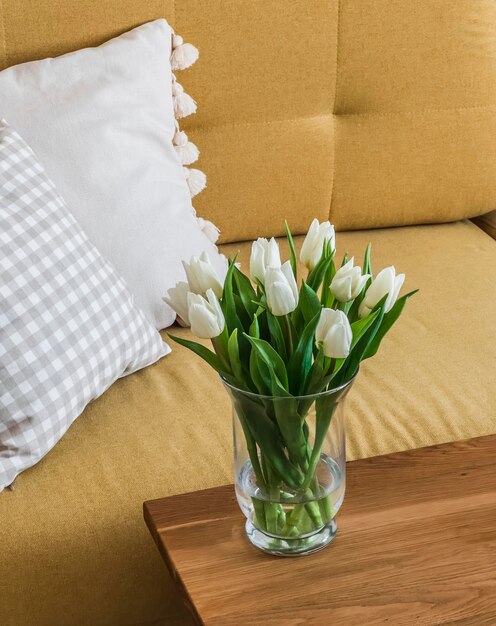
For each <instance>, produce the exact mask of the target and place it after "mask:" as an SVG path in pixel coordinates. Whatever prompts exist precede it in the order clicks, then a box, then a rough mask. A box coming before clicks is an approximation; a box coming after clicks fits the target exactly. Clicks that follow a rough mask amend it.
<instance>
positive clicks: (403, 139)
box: [0, 0, 496, 241]
mask: <svg viewBox="0 0 496 626" xmlns="http://www.w3.org/2000/svg"><path fill="white" fill-rule="evenodd" d="M157 17H165V18H166V19H167V20H168V21H169V22H170V23H171V24H172V25H173V26H174V28H175V29H176V31H177V32H178V33H180V34H182V35H183V36H184V37H185V39H186V40H187V41H191V42H192V43H194V44H195V45H197V46H198V48H199V49H200V61H199V62H198V63H197V64H196V65H195V66H194V67H192V68H191V69H190V70H188V71H186V72H181V75H180V78H179V79H180V82H181V83H182V84H183V85H184V87H185V89H186V91H187V92H189V93H190V94H191V95H192V96H193V97H194V98H195V99H196V100H197V102H198V106H199V108H198V114H197V115H194V116H191V117H190V118H187V119H186V120H184V124H183V128H184V130H186V131H187V132H188V133H189V134H190V135H191V136H192V138H193V140H194V141H195V142H196V143H197V144H198V146H199V147H200V150H201V153H202V154H201V160H200V162H199V167H201V169H203V170H204V171H205V172H206V173H207V175H208V184H209V186H208V188H207V190H206V191H205V192H204V193H202V194H201V195H200V196H198V199H197V202H196V204H197V210H198V212H199V213H200V214H201V215H203V216H205V217H209V218H210V219H212V220H213V221H215V222H216V223H217V224H218V225H219V226H220V227H221V229H222V231H223V240H224V241H234V240H241V239H248V238H252V237H255V236H258V235H261V234H265V235H272V234H279V233H281V232H282V225H283V220H284V219H285V218H286V219H288V221H289V223H290V225H291V226H292V228H293V229H294V231H295V232H303V231H305V230H306V228H307V226H308V224H309V222H310V220H311V218H312V217H314V216H317V217H319V218H321V219H324V218H327V217H328V216H329V214H330V216H331V219H332V220H333V221H334V223H335V224H336V226H337V227H338V228H339V229H353V228H368V227H379V226H394V225H400V224H411V223H425V222H441V221H449V220H455V219H460V218H464V217H468V216H474V215H476V214H481V213H484V212H485V211H487V210H489V209H492V208H495V207H496V2H494V1H493V0H422V2H412V0H340V1H339V0H311V1H309V0H175V1H174V0H64V1H62V2H61V1H60V0H43V1H42V2H40V1H39V0H2V2H0V67H2V68H3V67H6V66H9V65H13V64H16V63H20V62H23V61H27V60H32V59H37V58H43V57H45V56H49V55H57V54H61V53H63V52H68V51H70V50H74V49H77V48H80V47H84V46H88V45H96V44H99V43H101V42H103V41H104V40H106V39H108V38H110V37H112V36H115V35H117V34H118V33H121V32H123V31H125V30H128V29H129V28H131V27H134V26H136V25H138V24H140V23H143V22H145V21H148V20H151V19H154V18H157ZM0 98H1V94H0ZM0 108H1V100H0ZM0 113H1V111H0Z"/></svg>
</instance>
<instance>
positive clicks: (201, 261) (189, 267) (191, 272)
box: [183, 252, 222, 298]
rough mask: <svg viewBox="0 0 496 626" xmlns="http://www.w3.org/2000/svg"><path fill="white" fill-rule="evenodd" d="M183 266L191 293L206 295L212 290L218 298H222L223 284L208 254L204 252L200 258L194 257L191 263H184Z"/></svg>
mask: <svg viewBox="0 0 496 626" xmlns="http://www.w3.org/2000/svg"><path fill="white" fill-rule="evenodd" d="M183 266H184V270H185V272H186V276H187V277H188V283H189V290H190V291H192V292H193V293H197V294H205V293H207V290H208V289H211V290H212V291H213V292H214V293H215V295H216V296H217V297H218V298H220V297H221V296H222V283H221V282H220V280H219V277H218V275H217V272H216V271H215V268H214V266H213V265H212V263H211V262H210V259H209V258H208V254H207V253H206V252H202V254H201V256H200V258H198V257H195V256H194V257H192V258H191V260H190V262H189V263H186V262H185V261H183Z"/></svg>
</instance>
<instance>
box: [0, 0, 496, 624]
mask: <svg viewBox="0 0 496 626" xmlns="http://www.w3.org/2000/svg"><path fill="white" fill-rule="evenodd" d="M156 17H165V18H167V19H168V20H169V21H170V23H171V24H172V25H173V26H174V27H175V28H176V30H177V32H178V33H181V34H183V35H184V36H185V37H186V38H187V40H190V41H192V42H193V43H195V44H196V45H197V46H198V47H199V48H200V52H201V59H200V62H198V63H197V64H196V65H195V66H194V67H193V68H191V69H190V70H188V71H187V72H184V73H183V74H182V75H181V82H182V83H183V84H184V86H185V88H186V90H187V91H188V92H189V93H191V94H192V95H193V96H194V97H195V99H196V100H197V101H198V103H199V113H198V114H197V115H196V116H192V117H191V118H188V119H187V120H185V122H186V123H185V125H184V128H185V130H187V132H188V133H189V134H190V135H191V136H192V137H193V138H194V141H195V143H197V144H198V145H199V147H200V149H201V152H202V156H201V164H200V167H201V168H202V169H203V170H205V171H206V172H207V174H208V176H209V187H208V189H207V190H206V191H205V192H204V193H203V194H202V195H201V196H199V199H198V202H197V210H198V212H199V214H200V215H203V216H205V217H208V218H210V219H212V220H213V221H215V222H216V223H217V224H218V225H219V226H220V227H221V229H222V233H223V235H222V237H223V250H224V251H225V252H226V253H229V254H232V253H233V252H234V251H236V250H238V249H239V250H240V259H241V262H242V263H246V261H247V258H248V251H249V244H248V243H236V242H243V241H246V240H247V239H250V238H252V237H256V236H258V235H280V234H281V230H282V225H283V221H284V219H288V221H289V223H290V224H291V226H292V228H293V230H294V231H295V232H296V233H298V234H301V233H303V232H305V230H306V229H307V227H308V224H309V222H310V220H311V218H312V217H314V216H317V217H319V218H321V219H324V218H327V217H328V216H329V215H330V218H331V220H332V221H333V222H334V223H335V224H336V226H337V227H338V229H339V230H341V231H346V232H341V233H339V236H338V251H339V252H344V251H345V250H347V251H349V252H351V253H354V254H357V255H359V256H361V255H362V253H363V250H364V248H365V245H366V243H367V242H368V241H371V242H372V245H373V250H374V263H375V267H376V268H378V267H381V266H384V265H387V264H391V263H394V264H395V265H396V267H397V268H398V270H400V271H402V272H405V273H406V274H407V281H408V287H409V288H414V287H419V288H420V289H421V292H420V294H419V295H418V296H417V297H416V298H414V299H413V300H412V301H411V303H410V304H409V306H408V308H407V311H406V312H405V314H404V316H403V318H402V321H401V324H398V326H396V327H395V328H394V330H393V332H391V334H390V335H389V336H388V338H387V340H386V341H385V343H384V347H383V348H382V350H381V353H380V354H379V355H378V356H377V357H376V358H375V359H374V360H373V361H372V362H370V363H368V362H367V363H366V365H365V366H364V367H363V369H362V372H361V374H360V377H359V379H358V381H357V383H356V385H355V387H354V389H353V391H352V393H351V395H350V401H349V407H348V408H349V413H348V424H347V431H348V434H347V443H348V458H350V459H353V458H358V457H364V456H370V455H375V454H382V453H387V452H392V451H397V450H402V449H407V448H414V447H419V446H424V445H429V444H432V443H438V442H444V441H449V440H457V439H462V438H467V437H475V436H479V435H485V434H489V433H494V432H496V384H495V375H494V369H495V361H496V289H495V276H496V242H495V241H494V240H493V238H492V237H491V236H490V235H489V234H487V233H486V232H483V230H481V229H480V228H479V227H478V226H476V225H475V224H474V223H472V222H470V221H467V218H471V217H474V216H478V215H482V214H484V213H487V212H489V211H490V210H492V209H494V208H495V207H496V141H494V137H495V136H496V38H495V37H494V29H495V28H496V6H495V4H494V3H493V2H491V1H489V0H458V1H457V2H453V1H452V0H426V1H425V2H422V3H412V2H411V1H410V0H394V1H392V0H360V2H357V1H354V0H341V1H338V0H312V2H308V1H306V0H291V1H288V0H208V2H206V1H203V2H202V1H200V0H176V1H175V2H174V1H173V0H105V1H102V0H65V1H64V2H61V1H60V0H45V1H44V2H38V1H37V0H2V2H0V69H1V68H3V67H7V66H9V65H12V64H16V63H20V62H22V61H26V60H30V59H35V58H42V57H45V56H49V55H56V54H60V53H63V52H66V51H69V50H73V49H77V48H79V47H82V46H85V45H96V44H98V43H100V42H102V41H104V40H106V39H108V38H110V37H112V36H114V35H116V34H118V33H120V32H123V31H125V30H127V29H129V28H131V27H133V26H135V25H137V24H139V23H142V22H145V21H148V20H150V19H154V18H156ZM0 97H1V94H0ZM0 114H1V100H0ZM480 223H481V224H483V223H484V224H486V225H487V224H489V225H491V223H493V224H494V221H493V222H491V218H490V217H486V218H482V221H481V222H480ZM427 224H430V225H427ZM393 227H394V228H393ZM367 229H369V230H367ZM487 230H488V232H491V228H487ZM492 232H493V234H494V233H495V232H496V231H494V230H493V231H492ZM175 332H180V333H181V334H182V335H183V336H186V335H187V334H188V331H187V330H175ZM231 455H232V450H231V425H230V415H229V402H228V399H227V396H225V393H224V391H223V390H222V388H221V385H220V384H218V383H217V381H216V380H215V375H214V373H213V372H212V371H211V370H209V369H208V368H207V367H206V366H205V365H204V364H203V362H201V361H200V360H199V359H197V358H195V357H194V356H193V355H192V354H191V353H189V352H187V351H186V350H184V349H182V348H181V347H179V346H174V352H173V354H172V355H170V356H168V357H167V358H165V359H163V360H162V361H161V362H159V363H158V364H156V365H154V366H152V367H150V368H148V369H146V370H144V371H141V372H138V373H137V374H134V375H132V376H130V377H128V378H125V379H123V380H120V381H118V382H117V383H116V384H115V385H113V387H112V388H111V389H110V390H109V391H108V392H106V393H105V394H104V395H103V396H102V397H101V398H100V399H99V400H97V401H96V402H94V403H93V404H92V405H90V406H89V407H88V409H87V410H86V411H85V412H84V414H83V415H82V416H81V417H80V418H79V419H78V420H77V421H76V422H75V424H74V425H73V426H72V427H71V429H70V431H69V432H68V433H67V435H66V436H65V437H64V438H63V439H62V441H61V442H60V443H59V444H57V446H56V447H55V448H54V449H53V451H52V452H50V454H49V455H48V456H47V457H46V458H45V459H44V460H43V461H41V462H40V463H39V464H38V465H36V466H35V467H33V468H32V469H30V470H28V471H26V472H24V473H23V474H22V475H21V476H20V477H19V478H18V479H17V481H16V483H15V490H14V491H4V492H3V493H2V494H0V545H1V551H0V624H2V626H45V625H46V626H59V625H63V626H65V625H69V624H70V625H71V626H77V625H91V626H99V625H107V624H110V625H113V624H116V625H131V624H163V625H186V624H190V622H189V621H188V617H187V616H186V614H185V613H184V611H183V609H182V608H181V605H180V602H179V600H178V598H177V594H176V593H175V590H174V586H173V584H172V581H171V580H170V578H169V576H168V574H167V572H166V570H165V567H164V565H163V563H162V561H161V559H160V557H159V555H158V552H157V550H156V548H155V546H154V545H153V542H152V539H151V538H150V537H149V535H148V532H147V530H146V528H145V525H144V523H143V521H142V510H141V507H142V502H143V501H144V500H147V499H150V498H156V497H160V496H166V495H171V494H174V493H178V492H183V491H189V490H195V489H199V488H204V487H210V486H214V485H218V484H223V483H226V482H229V481H231Z"/></svg>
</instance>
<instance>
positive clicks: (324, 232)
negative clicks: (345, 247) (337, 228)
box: [300, 219, 335, 270]
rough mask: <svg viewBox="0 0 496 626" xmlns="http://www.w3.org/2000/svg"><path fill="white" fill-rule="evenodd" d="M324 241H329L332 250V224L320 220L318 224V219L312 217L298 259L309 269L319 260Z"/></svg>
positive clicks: (333, 241)
mask: <svg viewBox="0 0 496 626" xmlns="http://www.w3.org/2000/svg"><path fill="white" fill-rule="evenodd" d="M326 241H330V242H331V248H332V249H333V250H334V246H335V234H334V226H333V225H332V224H331V223H330V222H322V224H319V221H318V220H317V219H314V220H313V222H312V223H311V224H310V228H309V229H308V233H307V235H306V237H305V240H304V241H303V245H302V246H301V251H300V261H301V262H302V263H304V264H305V265H306V266H307V268H308V269H309V270H313V268H314V267H315V266H316V265H317V263H318V262H319V260H320V257H321V256H322V249H323V247H324V243H325V242H326Z"/></svg>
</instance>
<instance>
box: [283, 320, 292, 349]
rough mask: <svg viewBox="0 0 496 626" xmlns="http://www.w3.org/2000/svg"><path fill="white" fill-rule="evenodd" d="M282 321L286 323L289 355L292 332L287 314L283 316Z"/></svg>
mask: <svg viewBox="0 0 496 626" xmlns="http://www.w3.org/2000/svg"><path fill="white" fill-rule="evenodd" d="M284 323H285V325H286V336H287V339H288V345H289V355H291V354H293V332H292V330H291V321H290V319H289V315H285V316H284Z"/></svg>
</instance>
